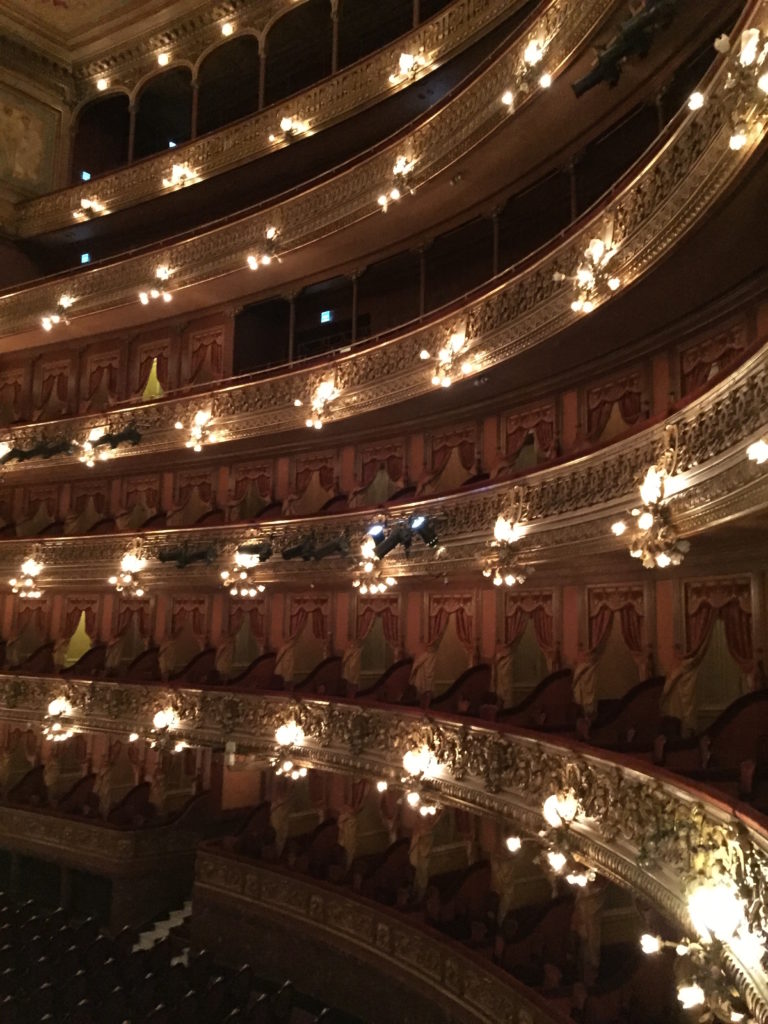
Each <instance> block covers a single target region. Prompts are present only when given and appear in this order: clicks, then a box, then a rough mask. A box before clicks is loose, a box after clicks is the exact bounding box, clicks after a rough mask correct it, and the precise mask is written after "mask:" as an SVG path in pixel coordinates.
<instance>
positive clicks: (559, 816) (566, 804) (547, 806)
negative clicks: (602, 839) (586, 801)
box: [541, 790, 579, 828]
mask: <svg viewBox="0 0 768 1024" xmlns="http://www.w3.org/2000/svg"><path fill="white" fill-rule="evenodd" d="M578 810H579V802H578V800H577V799H576V794H575V793H574V792H573V790H569V791H568V792H567V793H553V794H552V796H548V797H547V799H546V800H545V801H544V803H543V805H542V808H541V813H542V814H543V816H544V820H545V821H546V823H547V824H548V825H550V826H551V827H552V828H560V826H561V825H569V824H570V823H571V822H572V821H573V819H574V818H575V817H576V815H577V813H578Z"/></svg>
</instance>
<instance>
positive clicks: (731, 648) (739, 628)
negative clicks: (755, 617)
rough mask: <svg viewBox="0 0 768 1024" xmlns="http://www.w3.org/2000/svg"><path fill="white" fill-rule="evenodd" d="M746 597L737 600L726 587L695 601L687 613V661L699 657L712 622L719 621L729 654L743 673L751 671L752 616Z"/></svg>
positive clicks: (710, 632) (711, 628) (716, 589)
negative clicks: (689, 658)
mask: <svg viewBox="0 0 768 1024" xmlns="http://www.w3.org/2000/svg"><path fill="white" fill-rule="evenodd" d="M747 602H748V598H747V596H746V595H744V596H743V597H741V598H740V597H739V595H737V594H733V593H732V591H731V590H730V588H728V587H727V586H725V587H723V588H722V589H721V590H718V588H717V587H716V586H715V587H713V588H711V590H710V591H709V593H707V594H704V595H702V596H699V597H698V598H695V599H694V600H693V601H692V602H691V604H690V605H689V607H688V608H687V611H686V628H687V635H688V657H695V656H696V655H698V654H702V653H703V652H704V651H705V650H706V647H707V644H708V643H709V639H710V637H711V636H712V630H713V629H714V625H715V622H716V621H717V620H718V619H722V621H723V626H724V627H725V642H726V645H727V647H728V652H729V654H730V655H731V657H732V658H733V659H734V661H735V662H736V663H737V664H738V665H739V667H740V668H741V669H742V670H743V671H749V670H751V668H752V667H753V659H754V649H753V646H752V613H751V610H750V609H749V608H748V606H747Z"/></svg>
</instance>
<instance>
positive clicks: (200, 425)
mask: <svg viewBox="0 0 768 1024" xmlns="http://www.w3.org/2000/svg"><path fill="white" fill-rule="evenodd" d="M212 418H213V417H212V414H211V411H210V409H198V410H197V412H196V413H195V415H194V416H193V417H192V423H191V425H190V427H189V437H188V438H187V440H186V441H185V442H184V447H185V448H191V449H192V451H194V452H201V451H202V450H203V445H204V444H206V443H207V444H214V443H215V442H216V440H217V437H216V434H215V433H214V431H213V430H212V429H211V427H210V426H209V424H210V422H211V419H212ZM174 427H175V428H176V430H183V429H184V424H183V423H182V421H181V420H176V422H175V423H174Z"/></svg>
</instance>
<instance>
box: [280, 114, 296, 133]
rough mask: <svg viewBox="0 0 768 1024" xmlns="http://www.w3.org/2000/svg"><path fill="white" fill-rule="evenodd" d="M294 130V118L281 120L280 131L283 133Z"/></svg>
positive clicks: (282, 118)
mask: <svg viewBox="0 0 768 1024" xmlns="http://www.w3.org/2000/svg"><path fill="white" fill-rule="evenodd" d="M292 128H293V118H292V117H281V118H280V131H281V132H289V131H291V129H292Z"/></svg>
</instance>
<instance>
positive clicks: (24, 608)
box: [16, 601, 48, 633]
mask: <svg viewBox="0 0 768 1024" xmlns="http://www.w3.org/2000/svg"><path fill="white" fill-rule="evenodd" d="M20 604H21V607H20V608H19V610H18V614H17V616H16V632H17V633H21V632H22V631H23V630H24V629H26V628H27V627H28V626H30V625H32V624H34V626H35V629H36V630H37V632H38V633H44V632H45V631H46V620H47V618H48V606H47V605H45V604H43V605H40V604H37V603H35V604H34V605H32V604H31V603H30V602H29V601H24V602H20Z"/></svg>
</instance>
